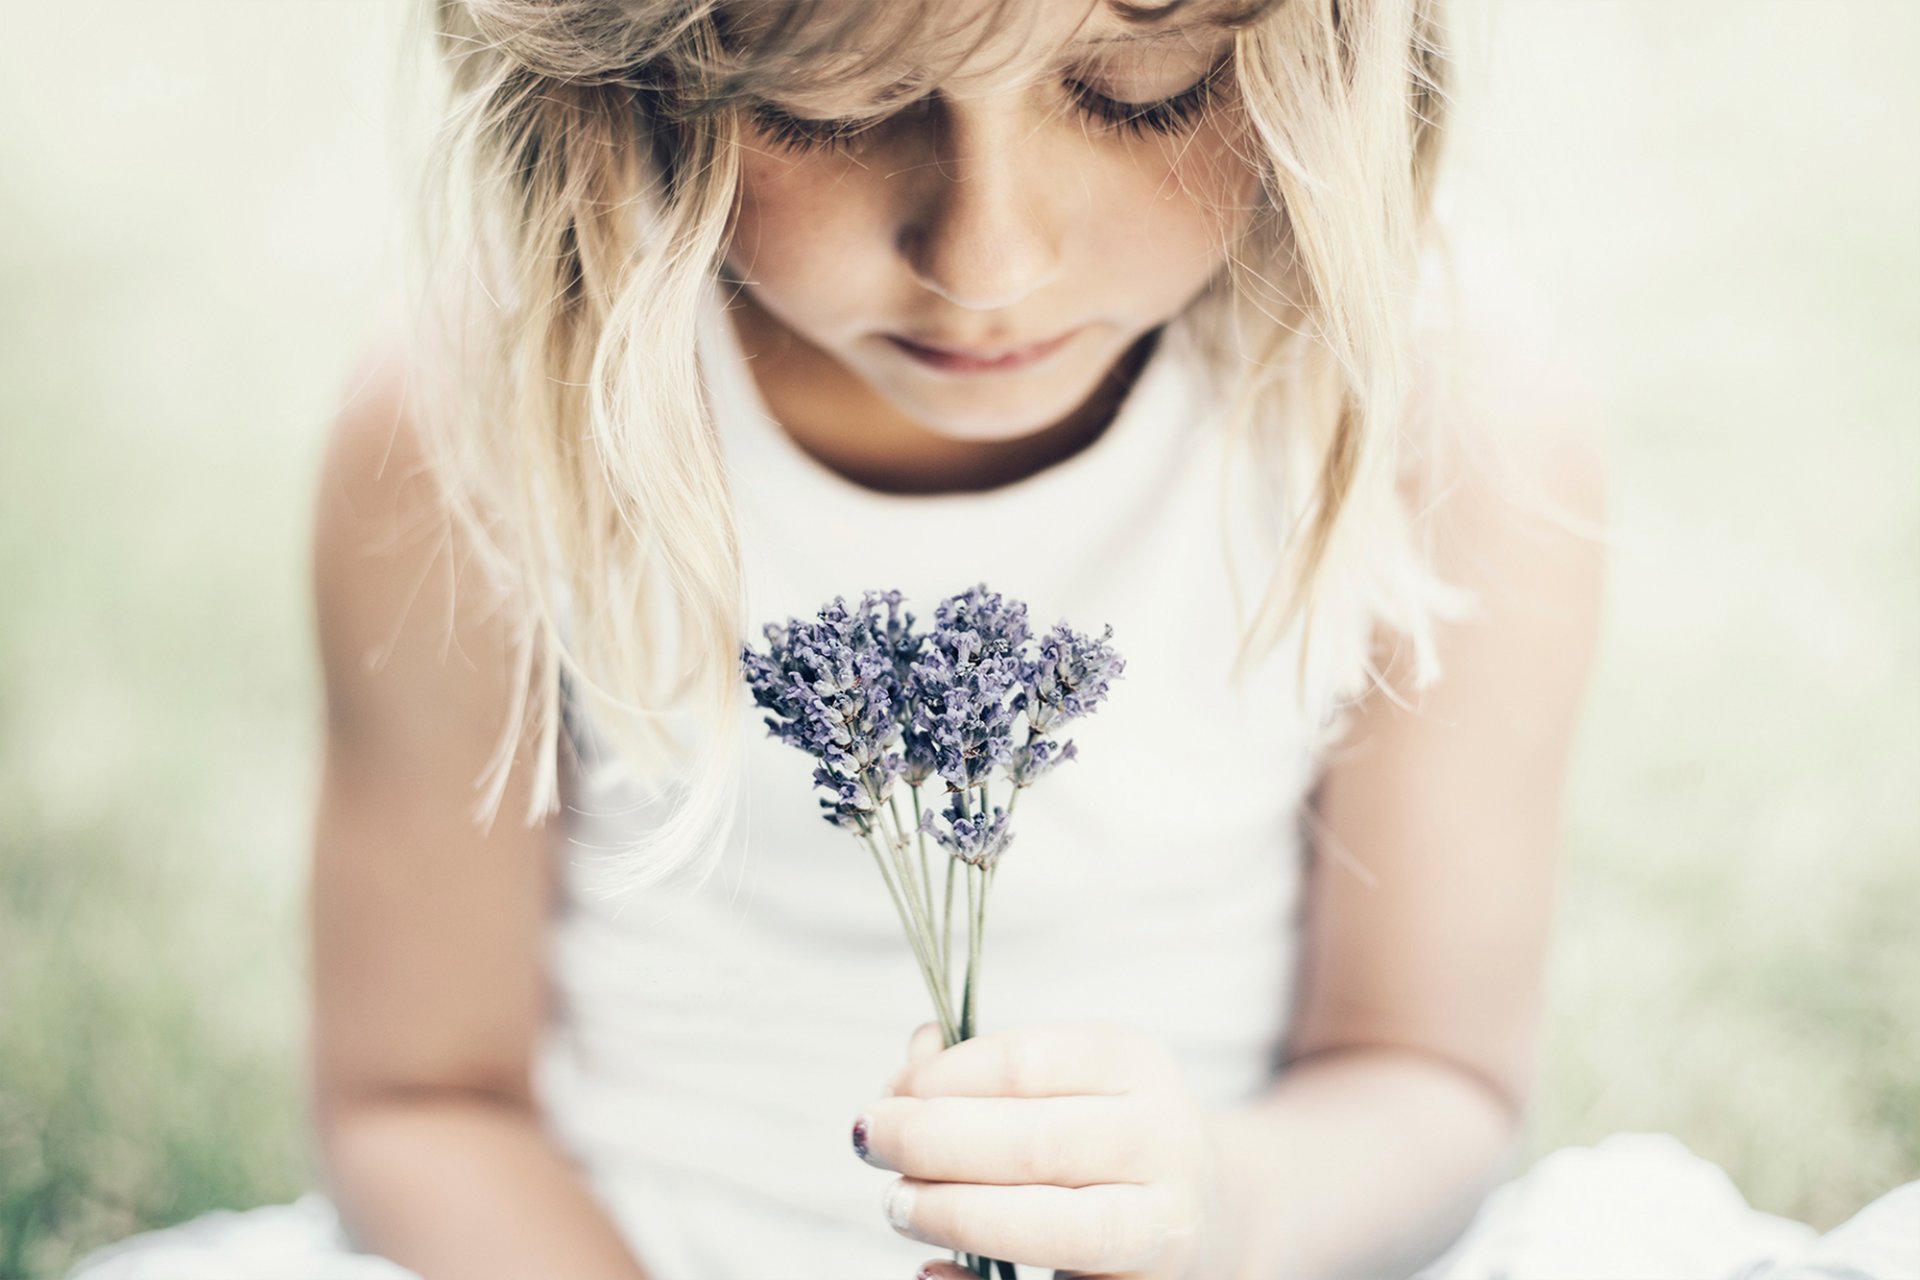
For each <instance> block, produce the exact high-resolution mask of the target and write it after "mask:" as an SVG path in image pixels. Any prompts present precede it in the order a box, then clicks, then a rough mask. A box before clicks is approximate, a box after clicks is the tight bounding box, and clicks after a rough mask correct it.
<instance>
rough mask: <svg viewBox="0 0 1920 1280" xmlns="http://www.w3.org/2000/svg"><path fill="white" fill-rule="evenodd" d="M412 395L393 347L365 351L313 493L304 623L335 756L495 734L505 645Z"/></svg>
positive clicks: (391, 341) (373, 345)
mask: <svg viewBox="0 0 1920 1280" xmlns="http://www.w3.org/2000/svg"><path fill="white" fill-rule="evenodd" d="M416 388H417V383H416V378H415V376H414V368H413V364H412V360H411V355H410V352H409V350H408V348H407V346H406V344H405V342H404V341H403V340H402V339H401V338H399V337H398V336H396V335H394V334H392V333H390V332H389V333H383V334H381V335H378V336H377V337H375V338H374V339H372V340H371V341H370V342H369V343H368V344H367V346H366V347H365V348H364V349H363V351H362V353H361V355H360V358H359V359H358V361H357V362H356V364H355V366H354V368H353V370H352V371H351V373H350V374H349V376H348V378H347V380H346V384H345V386H344V387H343V389H342V392H341V396H340V405H339V408H338V411H337V413H336V415H335V417H334V420H333V423H332V427H331V430H330V432H329V435H328V437H327V441H326V448H325V452H324V456H323V461H322V465H321V469H320V475H319V478H318V484H317V488H316V491H315V493H314V510H313V541H312V552H313V564H312V569H313V588H314V596H315V622H316V625H317V627H318V633H319V641H320V650H321V659H322V664H323V668H324V674H325V677H326V687H327V695H328V696H327V713H328V727H329V730H330V732H331V733H332V734H333V735H334V736H335V739H336V742H337V743H338V744H344V745H354V744H361V745H366V746H371V745H372V744H373V742H374V741H375V740H376V739H377V740H379V741H383V742H385V743H387V744H389V745H390V746H391V747H393V748H396V749H404V748H405V746H406V745H407V744H406V742H405V739H406V738H407V737H409V736H411V734H412V733H413V732H415V731H416V730H424V729H426V728H428V727H429V726H430V725H431V726H434V732H436V734H438V735H440V736H441V739H442V741H444V740H445V737H446V736H447V735H448V734H450V733H459V734H464V735H465V736H467V737H468V738H469V739H470V740H471V739H472V738H473V737H475V736H478V735H496V736H497V734H498V732H499V730H500V724H501V721H500V716H501V715H502V714H503V713H504V711H505V709H506V706H507V703H506V701H505V699H506V697H507V696H508V690H507V688H506V686H505V685H504V684H503V683H502V682H501V676H502V674H503V672H504V670H505V668H506V661H507V656H508V655H507V649H508V647H509V645H510V640H511V637H510V635H509V634H508V632H507V631H506V629H505V628H504V626H503V625H502V624H503V622H504V619H503V618H502V617H500V616H499V613H498V610H497V608H495V605H496V604H497V602H496V601H495V600H494V599H493V598H492V597H493V593H492V591H491V589H490V586H489V584H488V583H487V582H485V581H484V580H483V579H482V578H481V576H480V574H479V573H478V571H477V564H476V562H475V560H474V557H473V555H472V554H471V548H469V547H467V546H465V545H464V544H463V543H462V542H461V538H460V533H459V530H458V528H457V527H456V525H455V522H454V521H453V519H452V518H451V515H450V513H449V511H448V510H447V508H446V505H445V503H444V501H443V498H442V493H441V489H440V486H439V484H438V482H437V480H436V478H435V475H434V471H433V468H432V463H431V459H430V455H429V450H428V448H427V445H426V441H425V438H424V436H423V434H422V432H421V429H420V422H419V419H418V416H417V414H416V413H415V411H414V400H415V397H416V395H417V390H416ZM489 740H490V739H489ZM414 745H422V744H417V743H416V744H414Z"/></svg>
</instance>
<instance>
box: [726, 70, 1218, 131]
mask: <svg viewBox="0 0 1920 1280" xmlns="http://www.w3.org/2000/svg"><path fill="white" fill-rule="evenodd" d="M1227 65H1228V64H1226V63H1222V64H1220V66H1217V67H1215V68H1214V69H1213V70H1211V71H1209V72H1207V74H1206V75H1204V76H1202V77H1201V78H1200V80H1199V82H1198V83H1196V84H1195V85H1193V87H1191V88H1189V89H1183V90H1181V91H1180V92H1179V93H1176V94H1175V95H1173V96H1172V97H1171V98H1162V99H1161V100H1160V101H1158V102H1119V101H1116V100H1115V99H1113V98H1109V97H1107V96H1106V95H1104V94H1101V93H1096V92H1094V90H1093V89H1092V88H1091V87H1090V86H1088V85H1087V84H1086V83H1085V82H1084V81H1081V80H1068V81H1067V82H1066V83H1067V87H1068V91H1069V93H1070V95H1071V96H1072V98H1073V101H1074V105H1075V106H1076V107H1077V108H1079V109H1080V110H1081V111H1083V112H1085V113H1086V114H1087V115H1090V116H1092V117H1094V118H1095V119H1097V120H1100V121H1101V122H1103V123H1105V124H1107V125H1110V126H1112V127H1114V128H1117V129H1124V130H1125V131H1127V132H1128V133H1130V134H1132V135H1133V136H1135V137H1140V136H1143V135H1145V134H1148V133H1159V134H1170V133H1177V132H1179V131H1180V130H1181V129H1183V128H1185V127H1186V126H1187V125H1189V124H1191V123H1193V121H1194V120H1196V119H1198V118H1199V115H1200V113H1201V111H1203V110H1204V109H1205V108H1206V106H1207V103H1208V101H1209V100H1210V99H1211V98H1212V96H1213V92H1214V88H1215V85H1216V83H1217V82H1218V80H1219V79H1220V74H1221V71H1222V70H1223V69H1224V68H1225V67H1226V66H1227ZM752 114H753V118H754V120H755V122H756V123H757V124H759V126H760V127H761V128H762V129H764V130H766V131H767V133H768V134H769V135H771V136H772V138H773V140H774V142H776V143H778V144H779V145H780V146H782V147H785V148H787V149H788V150H789V151H817V150H822V149H825V150H832V151H845V150H847V149H848V148H849V147H851V146H852V145H853V143H855V142H856V141H857V140H858V139H859V138H860V136H861V135H862V134H864V133H865V132H866V131H867V130H868V129H870V128H873V127H874V125H875V124H882V123H885V121H884V120H881V121H877V122H865V121H848V120H810V119H803V118H802V117H799V116H794V115H788V114H787V113H786V112H784V111H782V110H780V109H779V108H778V107H776V106H774V105H773V104H771V103H766V102H762V103H757V104H755V105H754V106H753V108H752Z"/></svg>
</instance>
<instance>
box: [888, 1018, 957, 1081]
mask: <svg viewBox="0 0 1920 1280" xmlns="http://www.w3.org/2000/svg"><path fill="white" fill-rule="evenodd" d="M946 1043H947V1038H946V1036H945V1035H944V1034H943V1033H942V1032H941V1030H940V1024H939V1023H938V1022H923V1023H921V1024H920V1025H919V1026H917V1027H915V1028H914V1029H913V1034H912V1035H911V1036H909V1037H907V1063H906V1065H905V1066H903V1067H901V1068H900V1069H899V1070H898V1071H896V1072H894V1073H893V1075H892V1076H891V1077H889V1078H888V1080H887V1083H886V1084H885V1085H884V1086H882V1088H881V1090H880V1092H881V1093H883V1094H889V1095H891V1094H895V1093H898V1092H899V1091H900V1082H901V1081H902V1080H904V1079H906V1077H907V1073H908V1072H910V1071H912V1070H913V1067H914V1064H915V1063H917V1062H924V1061H925V1060H926V1059H928V1058H931V1057H933V1056H934V1055H935V1054H937V1053H939V1052H940V1050H941V1049H943V1048H945V1047H946Z"/></svg>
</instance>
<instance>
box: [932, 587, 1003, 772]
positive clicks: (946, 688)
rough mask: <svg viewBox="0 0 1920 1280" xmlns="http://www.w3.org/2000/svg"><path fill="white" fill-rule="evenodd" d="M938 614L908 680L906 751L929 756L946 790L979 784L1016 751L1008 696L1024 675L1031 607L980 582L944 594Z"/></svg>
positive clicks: (935, 613) (935, 612)
mask: <svg viewBox="0 0 1920 1280" xmlns="http://www.w3.org/2000/svg"><path fill="white" fill-rule="evenodd" d="M933 619H934V628H933V634H932V635H931V636H930V637H928V641H927V649H928V652H927V654H926V656H925V657H923V658H921V659H920V660H919V661H918V662H915V663H913V664H912V666H911V677H910V679H909V680H908V682H907V701H908V704H909V705H910V707H911V708H912V731H913V737H912V738H910V739H909V755H910V756H911V755H912V754H913V753H914V752H915V751H916V750H918V751H920V752H921V753H923V757H931V762H932V765H933V768H934V769H935V770H936V771H937V772H938V773H939V774H940V776H941V777H942V778H944V779H946V782H947V786H948V788H949V789H952V790H961V789H965V788H967V787H976V786H979V785H980V784H981V783H982V782H983V781H985V780H986V779H987V778H988V777H989V776H990V775H991V774H992V771H993V769H994V768H995V767H996V766H998V765H1002V764H1005V763H1006V762H1007V761H1008V759H1009V758H1010V757H1011V756H1012V753H1013V716H1014V708H1013V707H1012V706H1011V705H1010V704H1009V702H1008V695H1009V694H1010V693H1012V692H1013V691H1014V689H1015V688H1016V687H1017V686H1018V684H1019V680H1020V672H1021V669H1022V665H1023V664H1022V662H1021V659H1020V656H1019V650H1020V649H1021V647H1022V646H1024V645H1025V644H1026V643H1027V642H1028V631H1027V607H1026V605H1024V604H1022V603H1021V602H1020V601H1018V600H1006V601H1003V600H1002V598H1001V596H1000V594H999V593H998V592H991V591H988V590H987V588H986V585H985V584H984V583H982V584H980V585H978V586H974V587H971V588H969V589H968V590H966V591H964V592H961V593H960V594H959V595H953V596H948V597H947V598H946V599H945V600H942V601H941V602H940V603H939V605H938V606H936V607H935V609H934V613H933Z"/></svg>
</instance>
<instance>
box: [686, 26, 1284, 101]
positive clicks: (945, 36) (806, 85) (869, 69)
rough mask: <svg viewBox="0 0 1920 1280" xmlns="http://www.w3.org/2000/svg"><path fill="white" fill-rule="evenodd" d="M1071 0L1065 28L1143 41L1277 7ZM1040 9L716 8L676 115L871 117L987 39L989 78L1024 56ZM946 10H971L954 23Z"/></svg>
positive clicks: (931, 85)
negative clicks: (843, 106)
mask: <svg viewBox="0 0 1920 1280" xmlns="http://www.w3.org/2000/svg"><path fill="white" fill-rule="evenodd" d="M1083 2H1084V11H1083V12H1082V14H1081V21H1080V22H1079V23H1076V24H1075V27H1074V30H1075V31H1077V30H1078V29H1079V27H1081V26H1083V25H1084V24H1085V21H1086V19H1087V18H1088V17H1090V16H1092V15H1093V14H1094V13H1095V12H1097V11H1099V10H1100V9H1102V8H1105V9H1106V10H1107V11H1108V12H1110V13H1111V14H1112V15H1113V16H1114V17H1115V18H1117V19H1119V20H1120V21H1121V22H1123V23H1125V24H1126V25H1127V26H1128V27H1130V28H1134V29H1136V30H1138V31H1140V33H1141V34H1143V35H1144V34H1151V33H1152V32H1153V31H1155V30H1160V29H1181V30H1185V29H1194V28H1211V29H1214V30H1238V29H1241V28H1244V27H1247V26H1250V25H1252V24H1253V23H1255V22H1257V21H1258V20H1259V19H1260V18H1261V16H1262V15H1264V14H1266V13H1268V12H1270V11H1272V10H1274V9H1276V8H1278V7H1279V5H1280V4H1281V3H1283V2H1284V0H1163V2H1162V3H1159V4H1136V3H1129V2H1128V0H1083ZM1042 8H1043V6H1041V5H1037V4H1035V3H1034V2H1033V0H988V2H987V3H983V4H979V5H965V6H960V5H955V4H954V3H953V2H952V0H719V2H718V3H716V4H715V5H714V7H713V9H712V18H713V25H714V30H715V33H716V36H717V38H718V49H717V51H716V52H715V53H714V55H713V56H712V57H711V59H709V60H705V65H703V66H701V67H699V68H698V69H697V72H696V74H692V75H686V76H683V77H681V78H680V82H681V83H683V84H701V85H704V86H705V88H704V89H703V90H701V91H699V92H696V93H689V94H687V95H685V96H684V98H683V100H682V102H681V103H680V104H679V106H680V108H681V110H680V112H679V113H678V114H684V115H689V116H694V115H706V114H711V113H713V112H715V111H719V110H722V109H725V108H729V107H734V106H739V105H741V104H743V103H745V102H748V101H750V100H754V99H768V98H772V99H777V100H779V101H782V102H789V103H801V104H804V103H807V102H810V101H819V100H824V99H828V98H831V99H832V100H835V101H838V102H842V103H844V102H845V101H846V100H847V99H848V98H850V97H851V98H853V99H856V100H857V101H860V102H863V103H871V104H873V105H872V108H871V110H872V111H873V112H874V113H883V112H886V111H889V110H892V109H893V108H895V107H897V106H899V105H901V104H903V103H906V102H911V101H913V100H914V99H916V98H919V97H922V96H924V95H926V94H927V93H930V92H931V91H932V90H933V89H935V88H936V87H938V86H939V85H940V84H942V83H944V82H945V81H946V80H948V79H949V78H951V77H952V76H953V75H954V74H955V73H956V72H958V71H959V69H960V68H961V67H963V66H965V65H967V64H968V63H970V62H971V61H973V60H974V59H975V58H977V57H980V56H981V55H982V53H983V52H984V51H986V50H987V49H988V48H989V47H990V46H992V45H993V44H994V43H995V42H1002V43H1004V45H1005V47H1006V51H1007V53H1006V56H1005V57H1002V58H1000V59H998V60H993V61H989V62H988V63H987V64H986V65H987V67H988V68H989V69H992V70H998V69H1000V68H1002V67H1004V66H1005V65H1006V64H1007V63H1008V62H1012V61H1015V60H1018V59H1020V58H1023V57H1030V56H1032V55H1033V52H1034V50H1035V47H1036V45H1038V44H1040V43H1041V42H1040V41H1039V39H1038V37H1037V35H1036V26H1037V22H1038V19H1039V17H1040V14H1041V10H1042ZM956 9H966V10H970V11H971V12H967V13H962V14H959V15H956V14H955V12H954V11H955V10H956ZM1069 39H1070V37H1069ZM1055 43H1057V44H1060V45H1061V46H1062V47H1064V45H1065V44H1066V43H1067V41H1066V40H1062V41H1057V42H1055ZM1046 52H1047V53H1048V54H1049V55H1051V54H1054V53H1057V52H1058V50H1057V49H1048V50H1046ZM689 70H694V69H693V68H689Z"/></svg>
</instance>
